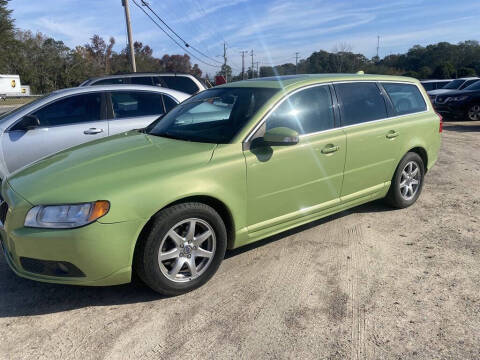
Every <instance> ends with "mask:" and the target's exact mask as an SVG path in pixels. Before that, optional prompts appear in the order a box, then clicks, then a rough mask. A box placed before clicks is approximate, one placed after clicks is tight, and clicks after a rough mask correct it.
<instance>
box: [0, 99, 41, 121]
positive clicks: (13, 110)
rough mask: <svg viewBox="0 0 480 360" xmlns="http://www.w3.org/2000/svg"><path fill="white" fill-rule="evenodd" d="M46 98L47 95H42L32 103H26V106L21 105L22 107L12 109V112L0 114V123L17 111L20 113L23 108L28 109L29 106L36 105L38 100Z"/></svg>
mask: <svg viewBox="0 0 480 360" xmlns="http://www.w3.org/2000/svg"><path fill="white" fill-rule="evenodd" d="M46 96H48V95H44V96H39V97H37V98H36V99H35V100H33V101H30V102H29V103H26V104H23V105H22V106H20V107H17V108H14V109H12V110H9V111H7V112H4V113H1V114H0V122H2V120H3V119H5V118H6V117H7V116H9V115H12V114H13V113H16V112H18V111H22V110H23V109H25V108H28V107H30V106H34V105H35V104H36V103H38V102H39V101H40V100H43V98H45V97H46Z"/></svg>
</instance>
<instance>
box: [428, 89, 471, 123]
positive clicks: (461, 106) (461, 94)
mask: <svg viewBox="0 0 480 360" xmlns="http://www.w3.org/2000/svg"><path fill="white" fill-rule="evenodd" d="M433 105H434V108H435V110H437V112H439V113H440V114H442V115H443V116H444V117H445V118H452V119H468V120H472V121H476V120H480V81H477V82H475V83H473V84H472V85H470V86H467V87H466V88H465V89H463V90H452V91H449V92H447V93H444V94H441V95H438V96H437V97H436V98H435V103H434V104H433Z"/></svg>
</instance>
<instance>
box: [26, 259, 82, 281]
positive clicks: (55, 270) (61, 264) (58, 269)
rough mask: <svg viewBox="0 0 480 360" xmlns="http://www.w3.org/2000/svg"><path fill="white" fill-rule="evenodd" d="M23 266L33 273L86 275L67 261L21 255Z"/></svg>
mask: <svg viewBox="0 0 480 360" xmlns="http://www.w3.org/2000/svg"><path fill="white" fill-rule="evenodd" d="M20 264H21V265H22V267H23V268H24V269H25V270H26V271H28V272H31V273H34V274H39V275H47V276H57V277H85V274H84V273H83V272H82V270H80V269H79V268H78V267H76V266H75V265H73V264H72V263H69V262H66V261H50V260H40V259H32V258H27V257H20Z"/></svg>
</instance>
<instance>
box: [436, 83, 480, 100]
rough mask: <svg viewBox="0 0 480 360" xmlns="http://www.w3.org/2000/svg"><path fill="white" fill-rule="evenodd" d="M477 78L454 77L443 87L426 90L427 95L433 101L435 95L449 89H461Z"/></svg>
mask: <svg viewBox="0 0 480 360" xmlns="http://www.w3.org/2000/svg"><path fill="white" fill-rule="evenodd" d="M478 80H480V78H478V77H469V78H460V79H455V80H452V81H450V82H449V83H448V84H447V85H445V86H444V87H443V88H441V89H438V90H432V91H428V92H427V93H428V96H429V97H430V100H431V101H432V102H435V97H436V96H437V95H441V94H445V93H446V92H449V91H451V90H463V89H465V88H466V87H467V86H470V85H472V84H473V83H475V82H477V81H478Z"/></svg>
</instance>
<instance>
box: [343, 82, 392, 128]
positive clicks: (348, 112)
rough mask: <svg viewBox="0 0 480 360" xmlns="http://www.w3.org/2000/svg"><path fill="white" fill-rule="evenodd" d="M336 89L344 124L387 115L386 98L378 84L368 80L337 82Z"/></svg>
mask: <svg viewBox="0 0 480 360" xmlns="http://www.w3.org/2000/svg"><path fill="white" fill-rule="evenodd" d="M335 91H336V93H337V96H338V97H339V100H340V102H341V113H342V123H343V126H348V125H354V124H360V123H363V122H368V121H373V120H378V119H384V118H386V117H387V107H386V105H385V100H384V98H383V96H382V94H381V93H380V89H379V88H378V86H377V84H375V83H368V82H357V83H344V84H336V85H335Z"/></svg>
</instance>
